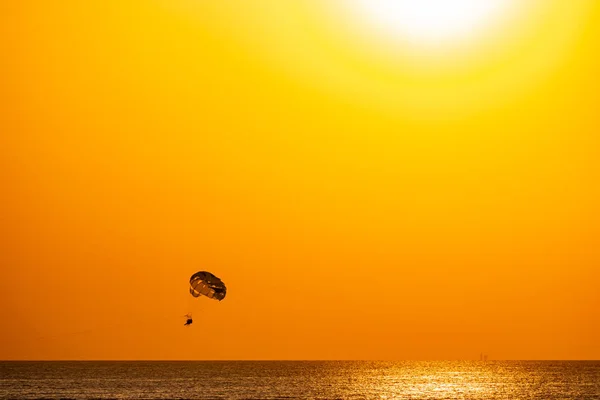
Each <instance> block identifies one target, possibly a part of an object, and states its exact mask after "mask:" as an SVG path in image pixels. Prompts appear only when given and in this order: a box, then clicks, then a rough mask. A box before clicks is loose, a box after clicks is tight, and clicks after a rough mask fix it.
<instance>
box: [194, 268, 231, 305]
mask: <svg viewBox="0 0 600 400" xmlns="http://www.w3.org/2000/svg"><path fill="white" fill-rule="evenodd" d="M190 294H191V295H192V296H194V297H200V296H206V297H208V298H209V299H215V300H219V301H221V300H223V299H224V298H225V295H226V294H227V288H226V287H225V284H224V283H223V281H222V280H221V279H219V278H217V277H216V276H214V275H213V274H211V273H210V272H206V271H199V272H196V273H195V274H194V275H192V276H191V277H190Z"/></svg>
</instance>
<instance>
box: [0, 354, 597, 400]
mask: <svg viewBox="0 0 600 400" xmlns="http://www.w3.org/2000/svg"><path fill="white" fill-rule="evenodd" d="M0 398H2V399H428V400H432V399H446V400H448V399H486V400H487V399H502V400H504V399H506V400H509V399H510V400H518V399H544V400H554V399H569V400H570V399H585V400H591V399H600V362H598V361H464V362H462V361H435V362H418V361H397V362H396V361H4V362H0Z"/></svg>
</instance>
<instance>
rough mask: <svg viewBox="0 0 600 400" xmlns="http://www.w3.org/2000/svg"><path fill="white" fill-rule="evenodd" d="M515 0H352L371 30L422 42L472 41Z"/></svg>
mask: <svg viewBox="0 0 600 400" xmlns="http://www.w3.org/2000/svg"><path fill="white" fill-rule="evenodd" d="M513 2H514V0H352V1H351V4H352V7H353V8H354V11H355V12H356V16H357V17H358V18H359V19H360V20H362V21H363V22H366V23H368V29H369V30H370V31H377V32H379V33H385V34H387V35H389V36H391V37H393V38H397V39H399V40H403V41H406V42H411V43H417V44H423V45H440V44H442V45H447V44H449V43H452V42H462V41H464V40H475V39H477V38H478V36H480V35H482V34H483V32H482V31H483V30H485V29H486V28H489V27H490V26H492V25H493V24H494V23H495V22H496V21H497V20H499V19H500V18H501V17H502V16H503V15H505V13H506V12H507V10H508V8H510V6H511V5H512V3H513Z"/></svg>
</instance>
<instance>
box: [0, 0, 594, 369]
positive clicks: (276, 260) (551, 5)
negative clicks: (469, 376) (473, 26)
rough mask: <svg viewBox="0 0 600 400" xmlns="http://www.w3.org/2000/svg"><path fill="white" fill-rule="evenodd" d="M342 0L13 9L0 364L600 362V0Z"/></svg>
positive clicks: (4, 100)
mask: <svg viewBox="0 0 600 400" xmlns="http://www.w3.org/2000/svg"><path fill="white" fill-rule="evenodd" d="M330 3H331V4H330V5H331V6H332V7H342V5H340V4H337V3H335V1H334V0H331V2H330ZM536 4H537V3H536ZM540 4H543V5H540ZM536 7H537V8H536ZM332 9H334V8H332ZM332 9H329V8H327V9H326V7H321V6H319V2H318V1H311V0H303V1H298V2H275V1H268V0H257V1H256V2H236V1H233V0H223V1H219V2H208V1H206V2H203V1H197V2H196V1H193V0H172V1H166V0H143V1H142V0H139V1H138V0H132V1H129V2H123V1H117V0H102V1H96V0H91V1H85V2H79V1H72V0H60V1H56V2H42V1H32V0H23V1H14V2H3V3H2V4H1V5H0V30H1V36H0V38H1V39H0V46H1V47H0V51H1V54H2V56H1V57H2V60H1V63H0V68H1V74H0V85H1V86H0V87H1V91H0V96H1V97H0V102H1V105H2V108H1V110H2V111H1V112H0V132H1V133H0V163H1V165H0V183H1V188H2V196H1V197H0V239H1V240H0V263H1V266H2V268H1V272H0V273H1V275H0V301H1V305H2V307H1V308H0V319H1V320H2V326H3V328H2V329H1V330H0V359H474V358H478V357H479V354H480V353H481V352H485V353H487V354H489V356H490V358H493V359H599V358H600V339H599V338H600V290H598V288H599V287H600V269H599V267H598V266H599V265H600V228H599V227H600V212H599V209H598V204H600V189H599V185H598V182H600V157H599V154H598V153H599V149H600V143H599V140H598V134H599V133H600V113H599V112H598V109H599V106H598V104H600V98H599V97H600V96H599V93H600V80H599V78H598V71H600V62H599V61H600V56H599V54H600V53H599V52H598V48H600V6H598V3H597V2H594V1H591V0H590V1H588V0H573V1H570V2H563V1H562V0H547V1H546V2H541V3H539V4H538V5H536V6H532V9H531V10H527V11H522V13H521V14H520V15H519V17H518V18H517V17H515V18H514V20H511V21H510V22H505V24H506V26H504V27H501V26H499V27H498V28H497V29H496V31H495V32H494V33H493V34H490V37H487V38H485V40H480V41H479V42H477V43H471V44H464V45H461V46H457V47H456V48H452V47H451V46H450V47H448V48H445V49H442V50H440V49H437V50H431V49H426V48H424V47H423V48H419V46H418V45H416V46H412V47H411V46H407V45H406V44H403V43H401V41H400V42H393V40H385V39H382V38H378V37H377V35H376V34H373V35H369V34H365V32H364V30H365V29H364V27H362V28H358V25H360V24H358V23H356V24H355V22H357V21H354V20H353V19H352V18H351V20H349V19H347V18H345V17H341V16H340V15H342V14H343V13H342V12H341V11H340V12H339V15H338V14H336V13H335V12H333V11H332ZM354 18H358V17H354ZM373 30H375V29H374V28H373ZM459 47H460V48H459ZM198 270H208V271H211V272H213V273H214V274H216V275H217V276H219V277H221V278H222V279H223V280H224V282H225V283H226V284H227V286H228V295H227V298H226V299H225V300H224V301H222V302H220V303H219V302H216V301H211V300H208V299H204V300H202V299H192V298H191V296H190V295H189V293H188V292H187V280H188V279H189V276H190V275H191V274H192V273H194V272H196V271H198ZM189 311H192V312H193V313H194V325H193V326H192V327H190V328H184V327H183V326H182V325H183V322H184V319H183V318H182V317H181V316H182V315H183V314H185V313H186V312H189Z"/></svg>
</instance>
